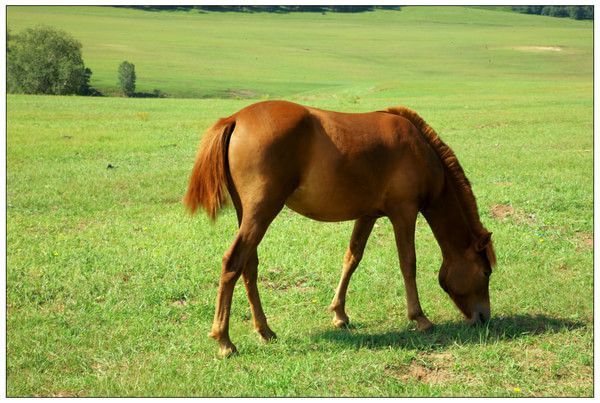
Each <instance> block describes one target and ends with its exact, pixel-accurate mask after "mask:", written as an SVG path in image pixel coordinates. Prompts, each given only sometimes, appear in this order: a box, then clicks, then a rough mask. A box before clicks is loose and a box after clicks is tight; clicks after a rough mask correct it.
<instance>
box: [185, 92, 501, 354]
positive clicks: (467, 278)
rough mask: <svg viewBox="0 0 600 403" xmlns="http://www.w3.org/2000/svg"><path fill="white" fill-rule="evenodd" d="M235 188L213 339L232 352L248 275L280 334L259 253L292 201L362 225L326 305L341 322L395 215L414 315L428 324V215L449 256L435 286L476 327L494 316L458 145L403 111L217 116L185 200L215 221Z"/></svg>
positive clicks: (264, 330) (303, 209)
mask: <svg viewBox="0 0 600 403" xmlns="http://www.w3.org/2000/svg"><path fill="white" fill-rule="evenodd" d="M227 193H229V195H230V197H231V200H232V202H233V205H234V207H235V210H236V212H237V218H238V223H239V230H238V233H237V236H236V237H235V240H234V241H233V243H232V245H231V247H230V248H229V249H228V250H227V252H226V253H225V255H224V256H223V265H222V272H221V279H220V284H219V290H218V293H217V303H216V310H215V317H214V321H213V325H212V330H211V332H210V334H209V335H210V336H211V337H213V338H214V339H216V340H217V341H218V342H219V345H220V353H221V355H223V356H227V355H229V354H231V353H234V352H235V351H236V348H235V346H234V345H233V343H232V342H231V340H230V339H229V312H230V307H231V298H232V294H233V288H234V286H235V283H236V281H237V279H238V278H239V277H240V275H241V276H243V279H244V284H245V286H246V291H247V294H248V300H249V302H250V308H251V310H252V315H253V319H254V327H255V328H256V330H257V331H258V333H259V334H260V336H261V337H262V338H263V339H264V340H269V339H272V338H274V337H275V333H273V331H272V330H271V329H270V328H269V326H268V324H267V319H266V317H265V314H264V312H263V309H262V306H261V303H260V298H259V295H258V289H257V285H256V278H257V267H258V257H257V253H256V248H257V246H258V244H259V243H260V241H261V239H262V237H263V235H264V234H265V231H266V230H267V227H268V226H269V224H270V223H271V222H272V221H273V219H274V218H275V216H277V214H278V213H279V212H280V211H281V209H282V208H283V206H284V205H287V206H288V207H289V208H291V209H292V210H294V211H296V212H298V213H300V214H302V215H304V216H307V217H310V218H313V219H315V220H320V221H343V220H356V221H355V224H354V230H353V231H352V238H351V240H350V246H349V247H348V250H347V251H346V255H345V256H344V264H343V269H342V277H341V279H340V283H339V285H338V288H337V291H336V293H335V297H334V298H333V302H332V303H331V306H330V309H331V310H332V311H333V312H334V319H333V323H334V325H335V326H338V327H341V326H345V325H348V323H349V319H348V316H347V315H346V313H345V310H344V305H345V300H346V290H347V289H348V283H349V281H350V277H351V276H352V273H353V272H354V270H355V269H356V267H357V266H358V263H359V262H360V259H361V257H362V254H363V250H364V248H365V244H366V242H367V239H368V237H369V234H370V233H371V230H372V229H373V225H374V224H375V220H377V218H379V217H382V216H386V217H389V219H390V220H391V222H392V225H393V228H394V234H395V238H396V246H397V248H398V254H399V258H400V267H401V270H402V275H403V277H404V284H405V287H406V299H407V308H408V318H409V319H411V320H415V321H416V322H417V328H418V329H419V330H425V329H428V328H429V327H431V326H432V324H431V322H430V321H429V319H427V317H426V316H425V314H424V313H423V310H422V309H421V305H420V303H419V296H418V293H417V284H416V281H415V275H416V258H415V245H414V234H415V222H416V218H417V214H418V213H419V212H421V213H422V214H423V215H424V216H425V218H426V220H427V222H428V223H429V225H430V227H431V229H432V231H433V233H434V235H435V238H436V239H437V242H438V243H439V245H440V248H441V250H442V255H443V263H442V267H441V269H440V272H439V283H440V285H441V287H442V288H443V289H444V291H446V292H447V293H448V294H449V295H450V298H452V300H453V301H454V303H455V304H456V306H457V307H458V308H459V309H460V311H461V312H462V313H463V314H464V316H465V317H466V319H467V320H468V321H469V322H470V323H475V322H479V321H487V320H488V319H489V317H490V299H489V293H488V286H489V277H490V274H491V271H492V266H493V265H495V254H494V249H493V246H492V242H491V233H490V232H488V231H487V230H486V229H485V228H484V227H483V225H482V224H481V221H480V219H479V214H478V211H477V204H476V202H475V197H474V196H473V192H472V191H471V186H470V184H469V182H468V180H467V178H466V176H465V174H464V172H463V170H462V168H461V166H460V164H459V163H458V160H457V158H456V156H455V155H454V153H453V152H452V150H451V149H450V148H449V147H448V146H447V145H446V144H444V143H443V142H442V140H441V139H440V138H439V137H438V136H437V134H436V133H435V131H434V130H433V129H432V128H431V127H430V126H428V125H427V124H426V123H425V122H424V121H423V119H422V118H421V117H420V116H419V115H417V114H416V113H415V112H413V111H412V110H410V109H408V108H404V107H395V108H388V109H387V110H385V111H378V112H371V113H356V114H351V113H339V112H332V111H325V110H320V109H316V108H310V107H306V106H302V105H298V104H294V103H291V102H285V101H267V102H260V103H256V104H253V105H250V106H248V107H246V108H244V109H242V110H241V111H239V112H237V113H235V114H233V115H231V116H229V117H227V118H223V119H220V120H219V121H218V122H217V123H216V124H215V125H213V126H212V127H211V128H210V129H209V130H208V131H207V132H206V134H205V135H204V137H203V138H202V141H201V143H200V149H199V151H198V155H197V158H196V162H195V165H194V168H193V170H192V173H191V178H190V182H189V187H188V191H187V194H186V195H185V198H184V203H185V204H186V205H187V207H188V208H189V209H190V211H191V212H192V213H194V212H195V211H196V210H197V208H198V206H202V207H203V208H204V209H205V210H206V212H207V213H208V215H209V216H210V217H211V218H212V219H213V220H214V219H215V217H216V214H217V211H218V210H219V208H220V207H221V206H222V204H223V203H224V202H225V201H226V198H227Z"/></svg>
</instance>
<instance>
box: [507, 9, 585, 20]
mask: <svg viewBox="0 0 600 403" xmlns="http://www.w3.org/2000/svg"><path fill="white" fill-rule="evenodd" d="M512 9H513V11H516V12H518V13H525V14H539V15H547V16H550V17H569V18H574V19H576V20H593V19H594V6H513V7H512Z"/></svg>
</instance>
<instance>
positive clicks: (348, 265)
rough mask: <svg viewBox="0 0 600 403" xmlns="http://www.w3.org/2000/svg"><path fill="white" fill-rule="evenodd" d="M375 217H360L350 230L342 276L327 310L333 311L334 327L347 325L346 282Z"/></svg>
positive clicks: (355, 264)
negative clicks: (350, 234)
mask: <svg viewBox="0 0 600 403" xmlns="http://www.w3.org/2000/svg"><path fill="white" fill-rule="evenodd" d="M376 220H377V218H373V217H361V218H359V219H358V220H356V222H355V223H354V229H353V230H352V237H351V239H350V246H348V250H347V251H346V254H345V255H344V265H343V267H342V277H341V278H340V283H339V285H338V288H337V290H336V292H335V296H334V297H333V301H332V302H331V305H330V306H329V310H331V311H333V313H334V316H333V324H334V326H336V327H344V326H348V324H349V323H350V319H349V318H348V315H346V311H345V306H346V292H347V291H348V284H349V283H350V278H351V277H352V274H353V273H354V270H356V268H357V267H358V263H360V259H361V258H362V255H363V252H364V250H365V246H366V244H367V239H369V235H370V234H371V231H372V230H373V225H374V224H375V221H376Z"/></svg>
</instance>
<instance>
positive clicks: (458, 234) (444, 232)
mask: <svg viewBox="0 0 600 403" xmlns="http://www.w3.org/2000/svg"><path fill="white" fill-rule="evenodd" d="M422 212H423V216H424V217H425V219H426V220H427V222H428V223H429V226H430V227H431V230H432V231H433V235H434V236H435V239H436V240H437V242H438V244H439V245H440V248H441V249H442V255H443V257H444V260H448V259H453V258H454V257H459V256H462V255H463V254H464V251H465V250H466V249H467V248H468V247H469V246H470V245H471V242H472V240H473V238H472V232H471V228H470V227H469V225H468V221H467V218H466V215H465V212H464V211H463V208H462V207H461V205H460V202H459V200H458V195H457V194H456V190H455V189H454V188H453V187H452V186H451V185H450V184H448V183H447V184H446V185H445V186H444V190H443V191H442V193H441V194H440V196H439V197H438V198H437V199H436V200H433V201H432V203H431V204H430V205H429V206H427V207H426V208H425V209H424V210H423V211H422Z"/></svg>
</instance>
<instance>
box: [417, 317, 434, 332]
mask: <svg viewBox="0 0 600 403" xmlns="http://www.w3.org/2000/svg"><path fill="white" fill-rule="evenodd" d="M416 320H417V330H418V331H419V332H426V331H428V330H430V329H431V328H433V323H431V322H430V321H429V319H427V318H426V317H424V316H421V317H420V318H417V319H416Z"/></svg>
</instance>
